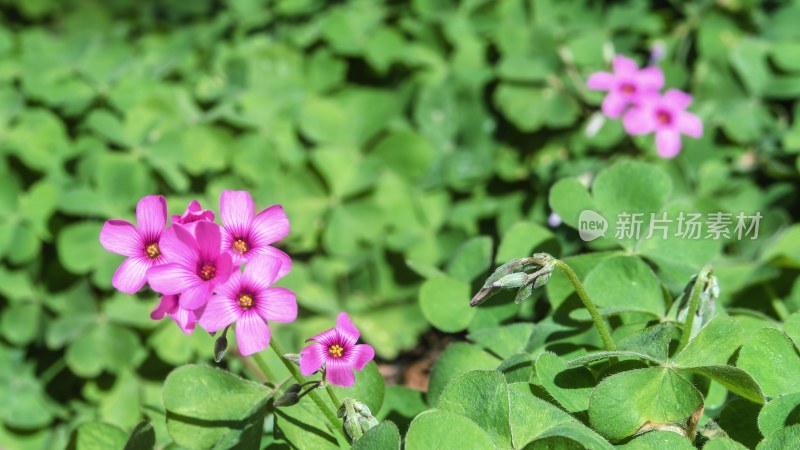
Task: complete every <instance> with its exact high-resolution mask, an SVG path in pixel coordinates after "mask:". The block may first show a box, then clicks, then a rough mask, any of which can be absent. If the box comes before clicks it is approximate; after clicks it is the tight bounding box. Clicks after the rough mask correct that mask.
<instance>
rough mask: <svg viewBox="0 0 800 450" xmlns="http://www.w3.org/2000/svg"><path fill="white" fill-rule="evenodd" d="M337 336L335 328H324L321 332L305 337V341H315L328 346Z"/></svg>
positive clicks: (335, 340) (334, 341)
mask: <svg viewBox="0 0 800 450" xmlns="http://www.w3.org/2000/svg"><path fill="white" fill-rule="evenodd" d="M337 337H338V334H337V333H336V328H331V329H330V330H325V331H323V332H322V333H319V334H315V335H314V336H311V337H310V338H308V339H306V342H308V341H317V342H319V343H320V344H322V345H323V346H325V347H330V346H331V345H333V344H334V343H336V342H337V341H338V339H337Z"/></svg>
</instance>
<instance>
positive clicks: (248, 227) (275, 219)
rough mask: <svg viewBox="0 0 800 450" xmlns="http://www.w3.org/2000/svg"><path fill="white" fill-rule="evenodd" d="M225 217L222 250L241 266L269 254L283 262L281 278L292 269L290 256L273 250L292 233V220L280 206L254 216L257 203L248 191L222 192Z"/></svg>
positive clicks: (223, 220) (221, 205) (221, 198)
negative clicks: (257, 256)
mask: <svg viewBox="0 0 800 450" xmlns="http://www.w3.org/2000/svg"><path fill="white" fill-rule="evenodd" d="M219 209H220V216H221V217H222V226H223V234H222V248H224V249H225V250H226V251H229V252H230V253H231V256H233V261H234V263H236V264H241V263H243V262H246V261H248V260H249V259H250V258H252V257H253V256H256V255H269V256H272V257H273V258H277V259H279V260H280V261H281V265H280V273H279V274H278V278H281V277H283V276H284V275H286V274H287V273H289V271H290V270H291V268H292V260H291V258H289V255H287V254H286V253H284V252H282V251H280V250H278V249H277V248H275V247H272V246H271V245H270V244H272V243H273V242H276V241H278V240H280V239H282V238H283V237H285V236H286V235H287V234H289V219H288V218H287V217H286V213H285V212H284V211H283V207H282V206H280V205H273V206H270V207H269V208H267V209H265V210H263V211H261V212H260V213H258V215H256V216H255V217H253V215H254V213H255V204H254V203H253V197H251V196H250V193H249V192H247V191H223V192H222V196H221V197H220V201H219Z"/></svg>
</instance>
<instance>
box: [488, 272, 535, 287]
mask: <svg viewBox="0 0 800 450" xmlns="http://www.w3.org/2000/svg"><path fill="white" fill-rule="evenodd" d="M526 284H528V274H527V273H524V272H517V273H512V274H510V275H506V276H504V277H503V278H501V279H499V280H497V281H495V282H494V284H492V286H494V287H498V288H519V287H522V286H525V285H526Z"/></svg>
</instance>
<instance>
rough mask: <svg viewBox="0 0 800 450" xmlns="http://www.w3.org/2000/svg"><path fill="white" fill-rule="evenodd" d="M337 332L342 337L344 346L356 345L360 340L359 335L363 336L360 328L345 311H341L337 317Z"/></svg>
mask: <svg viewBox="0 0 800 450" xmlns="http://www.w3.org/2000/svg"><path fill="white" fill-rule="evenodd" d="M336 332H337V333H338V334H339V337H340V338H341V339H342V344H343V345H344V346H352V345H355V343H356V342H357V341H358V337H359V336H361V332H359V331H358V328H356V326H355V325H353V321H352V320H350V316H348V315H347V313H344V312H343V313H339V317H337V318H336Z"/></svg>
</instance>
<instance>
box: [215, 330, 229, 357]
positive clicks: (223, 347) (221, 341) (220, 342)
mask: <svg viewBox="0 0 800 450" xmlns="http://www.w3.org/2000/svg"><path fill="white" fill-rule="evenodd" d="M227 336H228V327H225V330H223V331H222V335H221V336H220V337H218V338H217V339H216V340H215V341H214V362H215V363H217V364H219V362H220V361H222V358H223V357H225V352H226V351H227V350H228V338H227Z"/></svg>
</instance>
